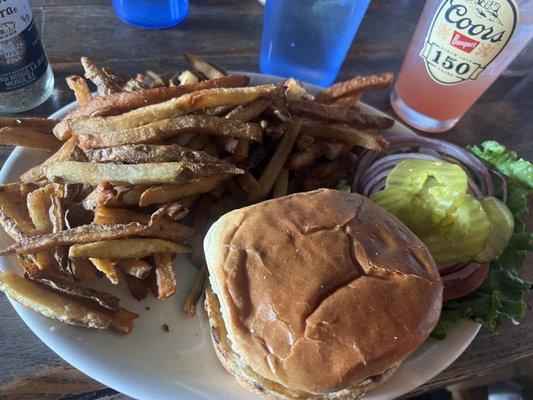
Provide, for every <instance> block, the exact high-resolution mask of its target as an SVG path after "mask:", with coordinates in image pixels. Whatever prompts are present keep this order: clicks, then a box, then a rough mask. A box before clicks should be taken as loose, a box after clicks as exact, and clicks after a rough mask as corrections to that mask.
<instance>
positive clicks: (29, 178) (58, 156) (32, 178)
mask: <svg viewBox="0 0 533 400" xmlns="http://www.w3.org/2000/svg"><path fill="white" fill-rule="evenodd" d="M77 145H78V139H77V138H75V137H72V138H70V139H68V140H67V141H66V142H65V143H64V144H63V146H61V148H60V149H59V150H58V151H57V152H56V153H54V154H53V155H52V156H51V157H49V158H48V159H47V160H46V161H45V162H44V163H42V164H39V165H37V166H35V167H33V168H31V169H29V170H28V171H26V172H25V173H23V174H22V175H21V176H20V180H21V181H22V182H26V183H32V182H37V181H40V180H41V179H43V178H44V172H45V170H46V167H47V166H48V165H50V164H52V163H54V162H60V161H67V160H69V159H70V158H71V156H72V153H73V152H74V149H75V148H76V146H77Z"/></svg>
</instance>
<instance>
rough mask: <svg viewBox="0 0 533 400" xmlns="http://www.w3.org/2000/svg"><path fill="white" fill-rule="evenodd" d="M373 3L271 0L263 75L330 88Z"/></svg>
mask: <svg viewBox="0 0 533 400" xmlns="http://www.w3.org/2000/svg"><path fill="white" fill-rule="evenodd" d="M369 3H370V0H267V2H266V7H265V15H264V18H263V39H262V42H261V55H260V70H261V72H263V73H265V74H271V75H279V76H284V77H289V76H292V77H295V78H299V79H301V80H303V81H305V82H309V83H313V84H315V85H318V86H329V85H331V84H332V83H333V81H334V80H335V78H336V77H337V73H338V72H339V69H340V67H341V65H342V62H343V61H344V58H345V57H346V53H347V52H348V49H349V48H350V45H351V43H352V41H353V38H354V36H355V33H356V32H357V29H358V28H359V25H360V24H361V20H362V19H363V16H364V15H365V12H366V9H367V8H368V4H369Z"/></svg>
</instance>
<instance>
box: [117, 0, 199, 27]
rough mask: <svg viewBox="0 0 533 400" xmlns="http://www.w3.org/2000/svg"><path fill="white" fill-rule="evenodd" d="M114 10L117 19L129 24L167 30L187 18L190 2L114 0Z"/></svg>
mask: <svg viewBox="0 0 533 400" xmlns="http://www.w3.org/2000/svg"><path fill="white" fill-rule="evenodd" d="M113 9H114V10H115V14H116V15H117V17H118V18H120V19H121V20H122V21H124V22H127V23H128V24H131V25H135V26H138V27H139V28H147V29H165V28H170V27H172V26H174V25H177V24H179V23H180V22H181V21H183V20H184V19H185V18H187V15H188V14H189V0H113Z"/></svg>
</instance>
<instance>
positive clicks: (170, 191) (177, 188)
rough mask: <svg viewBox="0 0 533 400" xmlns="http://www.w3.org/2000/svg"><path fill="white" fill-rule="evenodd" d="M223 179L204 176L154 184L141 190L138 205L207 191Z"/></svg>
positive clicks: (148, 204)
mask: <svg viewBox="0 0 533 400" xmlns="http://www.w3.org/2000/svg"><path fill="white" fill-rule="evenodd" d="M222 180H223V179H222V178H220V177H212V178H204V179H200V180H197V181H191V182H187V183H185V184H182V185H166V186H154V187H151V188H149V189H147V190H145V191H144V192H143V194H142V195H141V198H140V200H139V206H141V207H147V206H150V205H154V204H164V203H168V202H170V201H174V200H177V199H181V198H184V197H188V196H193V195H196V194H201V193H207V192H210V191H211V190H213V189H214V188H215V187H217V186H218V185H219V184H220V182H221V181H222Z"/></svg>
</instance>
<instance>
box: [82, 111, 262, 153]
mask: <svg viewBox="0 0 533 400" xmlns="http://www.w3.org/2000/svg"><path fill="white" fill-rule="evenodd" d="M80 122H81V121H80ZM73 132H74V134H75V135H76V136H77V137H78V140H79V142H80V147H81V148H82V149H84V150H88V149H94V148H102V147H113V146H120V145H124V144H143V143H144V144H149V143H156V142H161V141H163V140H167V139H171V138H173V137H175V136H179V135H183V134H188V133H194V134H202V133H203V134H208V135H216V136H223V137H232V138H237V139H246V140H253V141H258V140H260V139H261V129H260V128H259V126H258V125H256V124H251V123H246V122H240V121H237V120H228V119H226V118H222V117H215V116H209V115H183V116H181V117H174V118H168V119H163V120H160V121H155V122H152V123H149V124H146V125H143V126H140V127H134V128H131V129H125V130H123V131H121V132H120V134H117V133H116V132H114V131H107V130H106V129H105V128H103V129H99V128H96V130H95V129H94V128H92V127H90V126H87V125H85V124H84V125H83V126H80V125H76V124H74V125H73ZM193 140H194V139H193ZM190 143H191V142H189V143H188V147H189V148H192V146H191V145H190Z"/></svg>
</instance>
